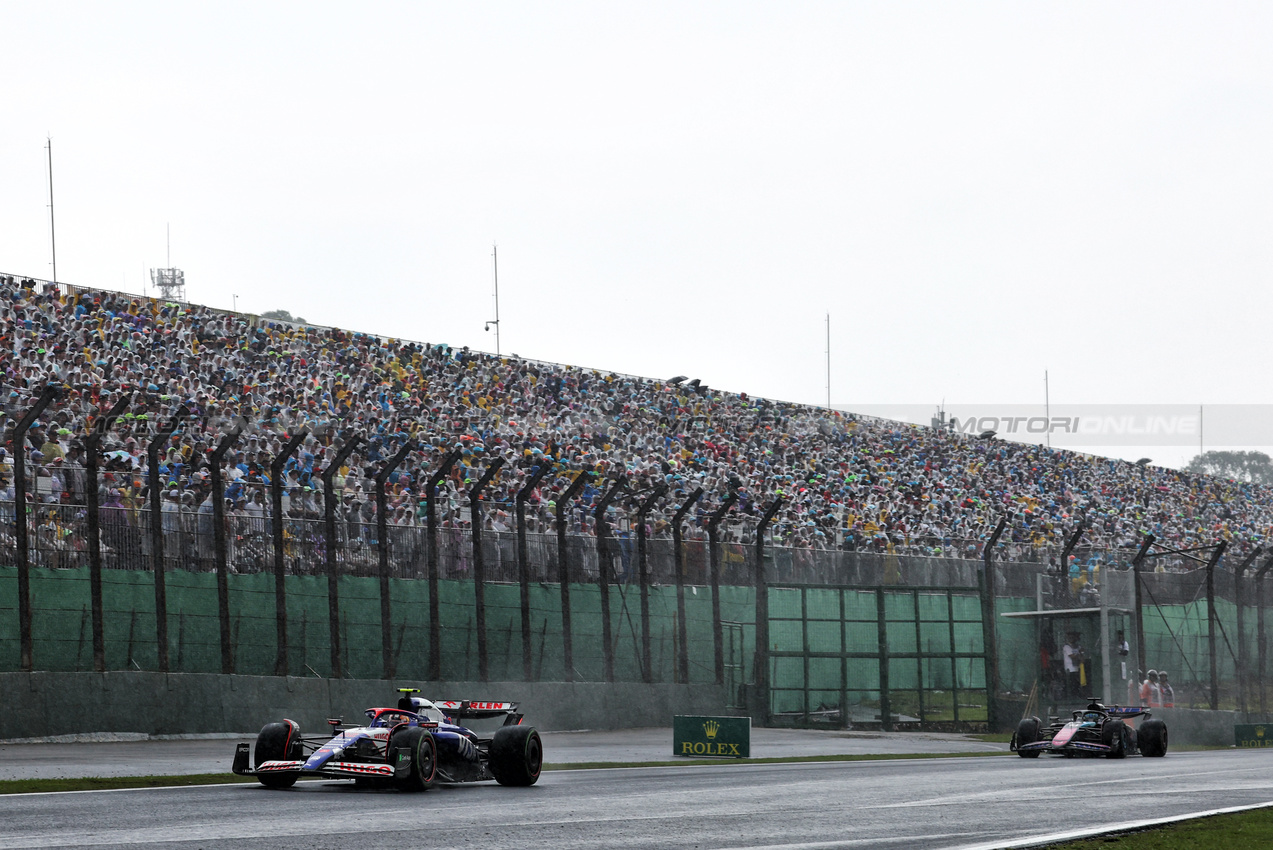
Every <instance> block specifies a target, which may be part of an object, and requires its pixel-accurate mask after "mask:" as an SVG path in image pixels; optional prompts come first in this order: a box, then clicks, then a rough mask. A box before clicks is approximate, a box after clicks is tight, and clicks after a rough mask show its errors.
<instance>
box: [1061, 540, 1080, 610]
mask: <svg viewBox="0 0 1273 850" xmlns="http://www.w3.org/2000/svg"><path fill="white" fill-rule="evenodd" d="M1086 530H1087V525H1086V523H1083V522H1079V527H1078V528H1077V529H1075V531H1074V533H1073V534H1071V535H1070V539H1069V540H1066V541H1065V549H1063V550H1062V551H1061V596H1060V599H1059V600H1058V601H1059V602H1062V603H1064V605H1065V607H1067V608H1068V607H1069V604H1070V555H1071V554H1072V553H1073V552H1074V547H1075V546H1077V545H1078V544H1079V539H1080V538H1082V536H1083V532H1084V531H1086Z"/></svg>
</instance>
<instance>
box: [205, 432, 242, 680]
mask: <svg viewBox="0 0 1273 850" xmlns="http://www.w3.org/2000/svg"><path fill="white" fill-rule="evenodd" d="M243 424H244V420H243V419H242V417H240V418H238V419H237V420H236V421H235V423H234V427H233V428H232V429H230V433H228V434H226V435H225V437H224V438H223V439H222V440H221V442H220V444H218V445H217V447H216V448H215V449H213V450H212V452H211V454H210V455H209V457H208V466H209V472H211V473H212V551H213V557H215V558H216V561H217V622H218V623H220V626H221V672H222V673H224V674H226V675H229V674H231V673H233V672H234V644H233V642H232V641H231V640H230V576H229V565H228V564H227V563H226V561H227V558H226V545H225V481H224V479H223V478H222V476H221V465H222V464H223V463H224V462H225V456H226V453H227V452H229V451H230V449H231V448H233V447H234V444H235V443H236V442H238V439H239V437H240V436H242V434H243Z"/></svg>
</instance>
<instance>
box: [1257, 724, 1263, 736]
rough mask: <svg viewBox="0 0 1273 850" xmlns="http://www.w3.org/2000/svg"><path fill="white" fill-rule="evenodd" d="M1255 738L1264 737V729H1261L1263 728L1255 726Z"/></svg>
mask: <svg viewBox="0 0 1273 850" xmlns="http://www.w3.org/2000/svg"><path fill="white" fill-rule="evenodd" d="M1255 737H1257V738H1263V737H1264V727H1263V726H1256V727H1255Z"/></svg>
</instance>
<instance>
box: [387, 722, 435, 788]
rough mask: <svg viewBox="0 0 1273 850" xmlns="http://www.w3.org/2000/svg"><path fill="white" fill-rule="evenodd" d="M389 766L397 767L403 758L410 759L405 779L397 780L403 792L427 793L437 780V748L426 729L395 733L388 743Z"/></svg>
mask: <svg viewBox="0 0 1273 850" xmlns="http://www.w3.org/2000/svg"><path fill="white" fill-rule="evenodd" d="M388 756H389V764H390V765H392V766H394V767H395V768H396V767H397V765H398V763H399V761H400V760H401V759H402V758H403V757H407V758H410V759H411V767H410V770H409V772H408V773H407V775H406V776H405V777H402V778H401V779H398V780H397V786H398V787H399V788H401V789H402V790H403V791H428V790H429V789H430V788H432V787H433V783H434V782H436V781H437V778H438V747H437V742H436V741H435V740H433V734H432V733H431V732H429V731H428V730H427V729H419V728H416V727H411V728H408V729H403V730H402V731H400V732H398V733H396V734H395V735H394V736H393V738H392V739H391V740H390V741H389V753H388Z"/></svg>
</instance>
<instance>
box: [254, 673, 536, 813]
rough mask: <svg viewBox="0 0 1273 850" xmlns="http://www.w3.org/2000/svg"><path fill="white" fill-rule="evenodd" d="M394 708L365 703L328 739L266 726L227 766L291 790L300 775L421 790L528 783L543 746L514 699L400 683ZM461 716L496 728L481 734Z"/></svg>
mask: <svg viewBox="0 0 1273 850" xmlns="http://www.w3.org/2000/svg"><path fill="white" fill-rule="evenodd" d="M398 690H399V692H400V693H401V694H402V697H401V699H399V700H398V705H397V707H396V708H369V709H367V710H366V711H365V712H364V714H366V716H367V722H366V723H365V724H364V725H362V726H355V727H350V728H346V727H345V726H344V721H343V720H340V719H332V720H328V721H327V722H328V723H329V724H331V726H332V730H331V732H332V734H331V735H330V736H319V737H306V736H304V735H302V734H301V730H300V726H299V725H298V724H297V723H296V722H295V721H292V720H283V721H282V722H281V723H269V724H266V726H265V727H264V728H263V729H261V732H260V734H259V735H257V736H256V749H255V752H254V753H253V752H249V749H250V748H249V746H248V744H247V743H242V744H239V745H238V746H237V747H236V748H235V751H234V764H233V767H232V770H233V771H234V772H235V773H237V774H239V775H241V776H255V777H256V778H257V779H258V780H259V781H260V783H261V784H262V785H265V786H267V787H269V788H289V787H291V786H292V785H295V784H296V780H298V779H300V778H301V777H304V776H313V777H322V778H325V779H352V780H354V782H355V783H356V784H358V785H362V786H366V787H380V788H398V789H401V790H403V791H426V790H428V789H429V788H431V787H433V785H434V784H435V783H438V782H443V783H452V782H482V781H486V780H491V779H493V780H495V781H496V782H498V783H499V784H501V785H521V786H526V785H534V784H535V782H536V781H538V779H539V773H540V770H541V769H542V767H543V761H544V745H543V741H542V740H541V739H540V737H539V733H538V732H537V731H535V729H534V727H532V726H526V725H524V724H523V723H522V715H521V714H520V713H519V712H518V710H517V703H514V702H475V701H469V700H448V701H442V702H436V703H435V702H432V701H430V700H427V699H423V698H421V697H418V696H413V694H418V693H419V690H417V689H415V688H399V689H398ZM461 721H465V722H467V721H478V723H477V724H475V725H479V726H480V725H486V726H491V725H495V728H494V731H493V734H479V733H478V732H475V731H473V730H472V729H470V728H468V727H467V726H464V725H461Z"/></svg>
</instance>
